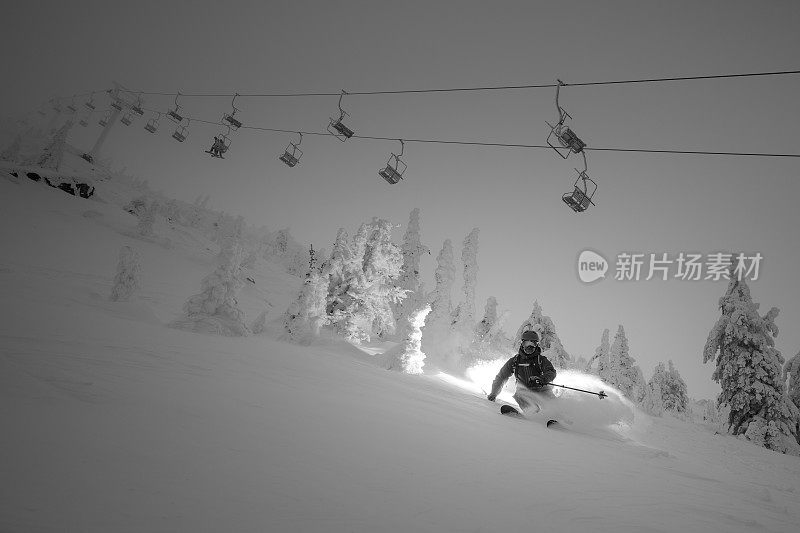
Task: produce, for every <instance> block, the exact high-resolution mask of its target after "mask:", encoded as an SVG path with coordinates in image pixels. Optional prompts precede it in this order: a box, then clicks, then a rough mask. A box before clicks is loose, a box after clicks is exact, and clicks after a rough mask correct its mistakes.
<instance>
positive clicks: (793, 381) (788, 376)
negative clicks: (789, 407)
mask: <svg viewBox="0 0 800 533" xmlns="http://www.w3.org/2000/svg"><path fill="white" fill-rule="evenodd" d="M783 380H784V382H786V392H787V394H788V395H789V399H790V400H792V402H793V403H794V404H795V406H797V407H798V408H800V352H798V353H797V355H795V356H794V357H792V358H791V359H789V360H788V361H786V366H784V367H783Z"/></svg>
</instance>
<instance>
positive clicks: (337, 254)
mask: <svg viewBox="0 0 800 533" xmlns="http://www.w3.org/2000/svg"><path fill="white" fill-rule="evenodd" d="M350 265H351V253H350V237H349V236H348V235H347V231H346V230H345V229H344V228H339V231H338V232H337V233H336V242H334V243H333V250H332V251H331V256H330V258H329V259H328V261H327V263H325V268H324V270H323V276H326V277H327V278H328V297H327V304H326V309H327V314H328V315H330V316H331V317H333V316H334V315H335V314H336V313H337V311H338V312H339V313H341V312H343V311H344V310H345V308H346V307H347V304H346V303H345V296H346V294H347V284H346V279H347V275H346V269H347V268H348V267H349V266H350ZM334 322H338V320H336V319H334Z"/></svg>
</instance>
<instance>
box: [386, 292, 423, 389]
mask: <svg viewBox="0 0 800 533" xmlns="http://www.w3.org/2000/svg"><path fill="white" fill-rule="evenodd" d="M430 310H431V308H430V306H425V307H424V308H422V309H418V310H417V311H416V312H412V313H411V314H410V315H406V316H405V317H404V318H403V319H402V320H404V321H406V322H407V323H408V324H407V326H406V327H405V328H403V329H404V330H405V331H406V332H407V333H406V337H405V339H404V340H403V343H402V345H401V346H400V349H399V350H398V351H397V355H396V357H394V358H392V360H390V361H389V366H388V368H389V370H397V371H398V372H403V373H405V374H422V367H423V366H425V354H424V353H423V352H422V326H423V324H425V317H426V316H427V315H428V313H429V312H430Z"/></svg>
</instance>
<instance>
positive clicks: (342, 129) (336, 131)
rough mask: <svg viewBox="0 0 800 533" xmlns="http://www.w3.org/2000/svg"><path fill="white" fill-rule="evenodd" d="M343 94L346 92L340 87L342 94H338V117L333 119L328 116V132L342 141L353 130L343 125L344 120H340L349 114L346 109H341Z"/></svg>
mask: <svg viewBox="0 0 800 533" xmlns="http://www.w3.org/2000/svg"><path fill="white" fill-rule="evenodd" d="M345 94H347V92H346V91H345V90H344V89H342V94H341V95H340V96H339V118H338V119H335V120H334V119H333V118H331V117H329V118H330V122H329V123H328V133H330V134H331V135H333V136H334V137H336V138H337V139H339V140H340V141H342V142H345V141H346V140H347V139H349V138H350V137H352V136H353V134H354V132H353V130H351V129H350V128H348V127H347V126H345V124H344V122H342V120H344V117H347V116H350V115H349V113H347V111H345V110H344V109H342V97H343V96H344V95H345Z"/></svg>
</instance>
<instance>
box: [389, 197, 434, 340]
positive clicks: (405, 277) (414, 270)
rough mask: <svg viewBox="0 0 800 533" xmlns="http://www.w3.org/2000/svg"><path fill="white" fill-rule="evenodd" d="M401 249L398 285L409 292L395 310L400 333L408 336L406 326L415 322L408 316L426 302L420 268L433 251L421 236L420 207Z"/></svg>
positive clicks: (413, 213)
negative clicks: (427, 255) (401, 261)
mask: <svg viewBox="0 0 800 533" xmlns="http://www.w3.org/2000/svg"><path fill="white" fill-rule="evenodd" d="M401 251H402V254H403V267H402V270H401V272H400V276H399V277H398V279H397V286H398V287H399V288H400V289H403V290H405V291H407V292H406V297H405V299H404V300H403V301H402V302H400V303H399V304H397V305H396V306H394V307H393V311H394V312H395V316H396V318H397V319H398V321H400V331H399V334H400V335H401V336H403V337H407V335H408V333H409V331H407V330H406V329H405V328H406V327H408V326H409V325H410V324H411V323H412V322H413V317H411V320H407V319H406V318H409V317H410V315H411V313H416V312H417V311H418V310H419V308H420V307H421V306H423V305H424V304H425V303H426V302H425V291H424V287H423V284H422V282H421V281H420V276H419V269H420V259H421V258H422V256H423V255H425V254H430V253H431V251H430V248H428V247H427V246H425V245H424V244H422V241H421V238H420V226H419V208H415V209H414V210H412V211H411V215H410V216H409V220H408V226H407V227H406V233H405V235H404V236H403V245H402V247H401Z"/></svg>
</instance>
